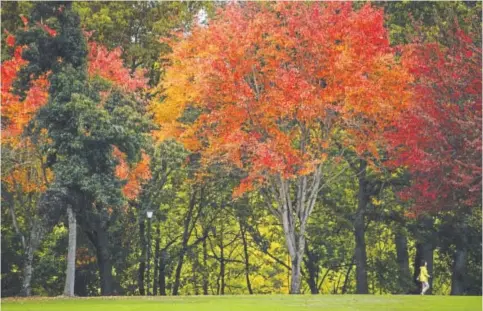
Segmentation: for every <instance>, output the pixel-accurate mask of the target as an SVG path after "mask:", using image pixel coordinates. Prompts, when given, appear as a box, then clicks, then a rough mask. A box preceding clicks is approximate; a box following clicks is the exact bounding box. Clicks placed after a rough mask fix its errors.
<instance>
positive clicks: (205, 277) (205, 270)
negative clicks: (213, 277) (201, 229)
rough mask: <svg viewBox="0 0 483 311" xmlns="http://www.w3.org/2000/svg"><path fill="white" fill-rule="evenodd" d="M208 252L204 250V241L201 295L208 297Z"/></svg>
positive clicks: (204, 246) (204, 248)
mask: <svg viewBox="0 0 483 311" xmlns="http://www.w3.org/2000/svg"><path fill="white" fill-rule="evenodd" d="M207 259H208V251H207V248H206V240H203V295H208V277H209V275H208V264H207Z"/></svg>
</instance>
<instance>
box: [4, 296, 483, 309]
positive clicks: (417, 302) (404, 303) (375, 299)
mask: <svg viewBox="0 0 483 311" xmlns="http://www.w3.org/2000/svg"><path fill="white" fill-rule="evenodd" d="M2 310H3V311H20V310H22V311H64V310H69V311H110V310H112V311H157V310H159V311H181V310H182V311H218V310H219V311H251V310H253V311H257V310H260V311H262V310H263V311H265V310H273V311H285V310H287V311H289V310H290V311H292V310H323V311H326V310H327V311H328V310H330V311H349V310H350V311H380V310H385V311H386V310H387V311H392V310H395V311H399V310H401V311H402V310H404V311H412V310H414V311H430V310H431V311H432V310H434V311H446V310H447V311H473V310H474V311H481V310H482V297H480V296H469V297H461V296H459V297H456V296H371V295H364V296H362V295H343V296H342V295H341V296H329V295H327V296H324V295H317V296H309V295H302V296H288V295H285V296H284V295H267V296H180V297H96V298H74V299H69V298H27V299H2Z"/></svg>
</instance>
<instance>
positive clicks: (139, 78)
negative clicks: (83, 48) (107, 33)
mask: <svg viewBox="0 0 483 311" xmlns="http://www.w3.org/2000/svg"><path fill="white" fill-rule="evenodd" d="M121 54H122V52H121V49H120V48H116V49H114V50H112V51H108V50H107V48H106V47H105V46H102V45H100V44H98V43H95V42H90V43H89V55H88V61H89V64H88V72H89V75H90V76H91V77H93V76H99V77H101V78H103V79H106V80H107V81H110V82H112V83H115V84H116V85H117V86H118V87H120V88H121V89H123V90H125V91H130V92H133V91H136V90H137V89H144V88H146V87H147V79H146V78H145V77H144V74H145V71H144V70H137V71H136V72H135V73H134V74H133V75H131V73H130V72H129V69H127V68H126V67H124V63H123V60H122V58H121Z"/></svg>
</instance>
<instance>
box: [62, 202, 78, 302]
mask: <svg viewBox="0 0 483 311" xmlns="http://www.w3.org/2000/svg"><path fill="white" fill-rule="evenodd" d="M67 217H68V220H69V246H68V251H67V270H66V278H65V286H64V296H69V297H72V296H74V286H75V255H76V254H75V253H76V249H77V248H76V242H77V221H76V215H75V212H74V210H73V209H72V206H70V205H68V206H67Z"/></svg>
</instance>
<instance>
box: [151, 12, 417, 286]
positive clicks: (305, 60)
mask: <svg viewBox="0 0 483 311" xmlns="http://www.w3.org/2000/svg"><path fill="white" fill-rule="evenodd" d="M267 25H269V26H268V27H267ZM248 29H249V31H248ZM206 42H212V44H206ZM171 62H172V66H171V68H170V69H169V70H168V71H167V73H166V79H165V81H164V82H163V83H162V85H160V89H162V88H164V89H165V91H164V96H165V97H166V99H165V100H164V101H162V102H161V103H158V102H155V104H154V113H155V120H156V121H157V122H158V123H159V124H161V125H162V126H163V127H162V130H163V132H162V135H163V136H169V135H174V136H178V137H180V138H181V139H182V140H184V142H185V143H186V144H187V145H188V146H189V147H190V148H191V149H195V150H200V151H201V152H202V153H203V155H204V158H205V159H206V160H207V161H208V162H210V161H211V162H212V161H218V162H221V163H230V164H234V165H235V166H237V167H238V168H240V169H243V170H244V171H245V173H246V178H245V179H244V180H243V181H242V182H241V184H240V185H239V187H238V189H237V190H236V191H235V195H237V194H240V193H243V192H245V191H248V190H251V189H253V188H255V187H260V188H262V189H263V193H264V194H265V197H266V204H267V208H268V209H270V210H271V211H272V213H273V214H274V215H275V216H276V217H277V218H278V220H279V221H280V223H281V225H282V226H283V229H284V233H285V239H286V243H287V249H288V251H289V253H290V257H291V262H292V279H291V293H299V292H300V281H301V274H300V271H301V270H300V267H301V263H302V256H303V254H304V248H305V231H306V225H307V220H308V218H309V216H310V214H311V213H312V211H313V209H314V206H315V203H316V201H317V194H318V193H319V191H320V190H322V188H323V187H324V185H326V184H327V183H330V182H332V181H333V179H334V178H336V177H337V175H338V174H340V172H333V171H332V172H323V171H324V169H325V168H326V166H325V165H324V164H325V160H326V159H327V157H328V149H327V148H328V147H329V145H330V144H331V142H332V136H333V135H334V133H335V132H336V131H337V129H339V130H343V131H345V132H346V133H348V135H346V136H347V137H348V140H347V143H348V144H349V143H350V144H352V146H354V147H355V148H356V150H357V151H358V153H360V154H363V153H364V152H365V151H366V150H369V151H372V150H374V149H375V148H374V146H373V145H371V144H370V142H369V141H368V140H367V137H366V136H365V131H366V130H367V129H368V128H374V127H375V126H379V127H380V128H384V127H385V126H387V125H388V124H389V119H390V116H392V115H393V114H396V113H397V111H398V110H399V109H401V108H403V107H404V106H405V101H406V100H407V98H408V97H407V95H405V94H406V93H407V92H406V86H405V83H406V81H409V76H408V75H407V73H406V72H405V71H404V70H403V69H402V67H401V66H400V65H399V64H398V63H397V62H396V61H395V60H394V56H393V55H392V53H391V49H390V47H389V42H388V39H387V34H386V31H385V29H384V27H383V14H382V12H381V11H380V10H376V9H374V8H372V7H371V6H370V5H366V6H364V7H363V8H362V9H360V10H359V11H354V10H352V8H351V5H350V4H348V3H337V4H335V3H326V4H320V3H319V4H310V5H305V4H295V3H291V4H284V3H278V4H276V5H273V6H272V5H258V4H247V5H243V6H239V5H236V4H235V5H230V6H228V8H227V9H226V10H224V11H222V12H219V16H218V18H217V19H215V20H213V22H210V25H209V26H207V27H204V26H200V27H197V28H196V29H194V30H193V32H192V34H191V35H188V36H185V38H182V39H180V41H179V43H178V44H176V45H175V46H174V47H173V54H172V56H171ZM189 107H194V108H195V109H198V111H199V112H200V116H199V117H198V119H197V120H196V121H195V122H194V124H193V125H191V126H184V128H183V126H181V125H180V124H179V123H175V122H174V121H175V120H176V119H177V118H179V117H180V116H181V113H182V112H183V111H184V110H185V109H186V108H189ZM227 115H228V116H230V118H224V116H227ZM341 128H343V129H341ZM339 156H340V155H339ZM326 176H327V177H326ZM322 177H324V178H322Z"/></svg>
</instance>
